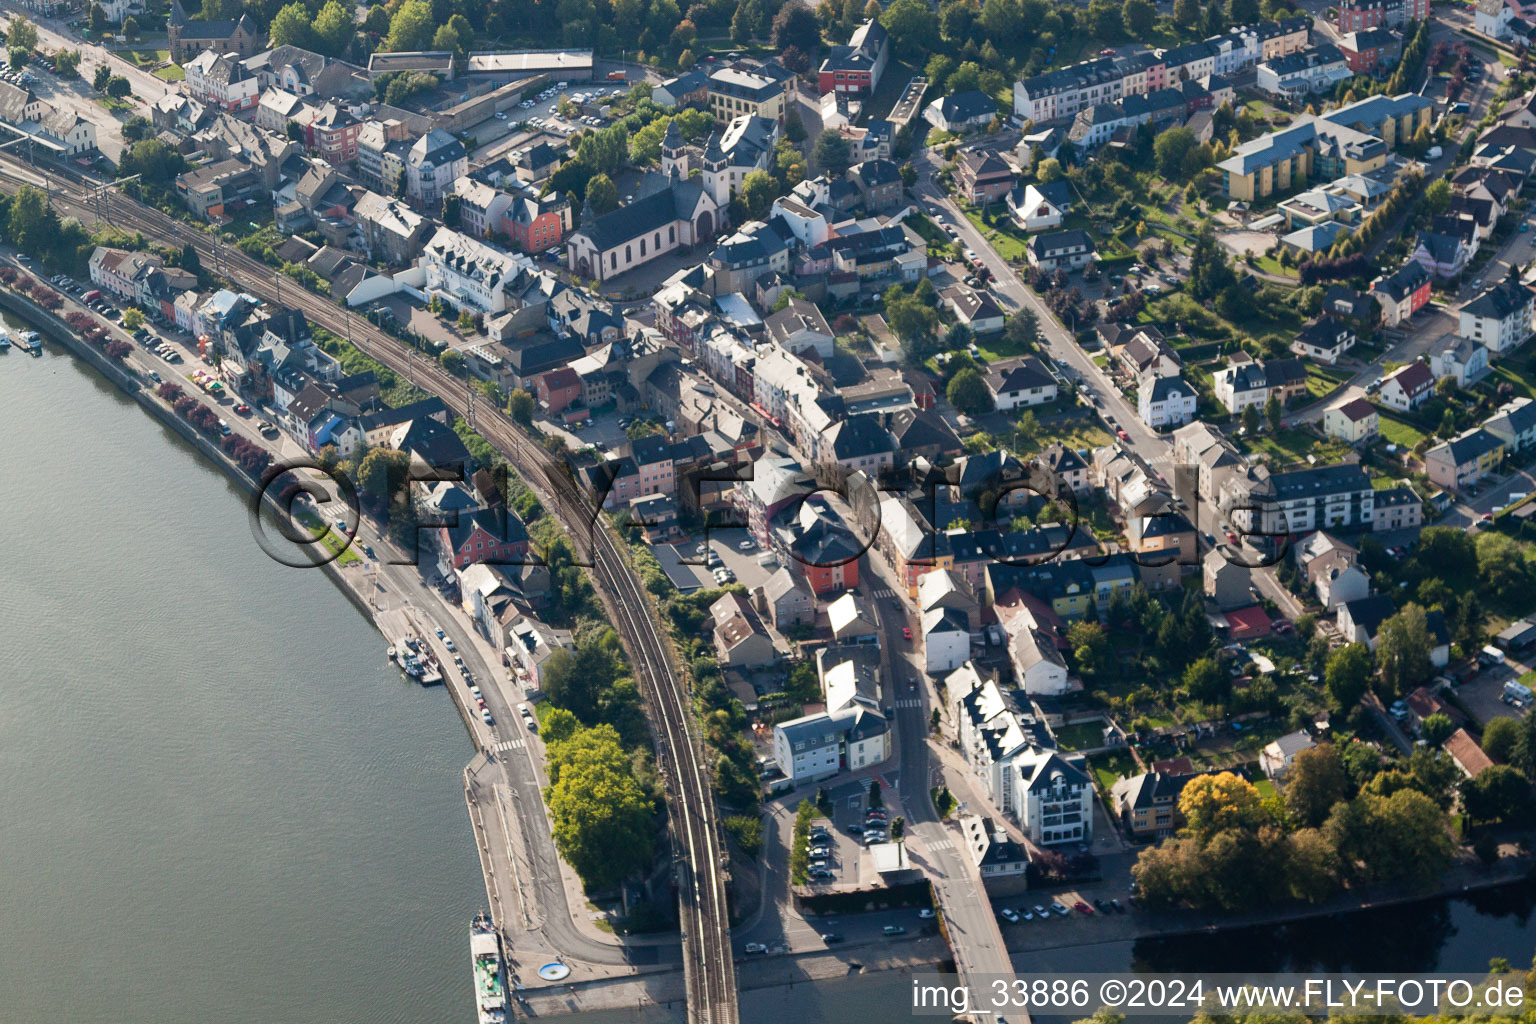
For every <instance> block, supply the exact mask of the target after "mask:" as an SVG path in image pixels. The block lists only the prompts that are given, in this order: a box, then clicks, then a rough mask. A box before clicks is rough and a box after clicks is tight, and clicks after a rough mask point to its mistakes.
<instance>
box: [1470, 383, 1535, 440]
mask: <svg viewBox="0 0 1536 1024" xmlns="http://www.w3.org/2000/svg"><path fill="white" fill-rule="evenodd" d="M1483 429H1484V430H1485V431H1487V432H1488V433H1490V434H1492V435H1493V436H1494V437H1496V438H1498V440H1499V441H1500V442H1501V443H1502V444H1503V445H1504V449H1505V450H1506V451H1509V452H1520V451H1524V450H1525V449H1526V448H1528V447H1530V445H1531V443H1532V442H1536V401H1532V400H1531V399H1529V398H1525V397H1523V396H1522V397H1520V398H1511V399H1510V400H1509V401H1507V402H1505V403H1504V404H1503V405H1501V406H1499V407H1498V409H1497V410H1495V411H1494V414H1493V415H1492V416H1490V417H1488V418H1487V419H1486V420H1484V421H1483Z"/></svg>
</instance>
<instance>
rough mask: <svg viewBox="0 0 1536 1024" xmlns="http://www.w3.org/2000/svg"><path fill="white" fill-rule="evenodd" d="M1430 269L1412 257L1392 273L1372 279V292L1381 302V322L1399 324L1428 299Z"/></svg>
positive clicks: (1389, 324) (1426, 302) (1394, 325)
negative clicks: (1426, 268)
mask: <svg viewBox="0 0 1536 1024" xmlns="http://www.w3.org/2000/svg"><path fill="white" fill-rule="evenodd" d="M1429 286H1430V277H1429V272H1428V271H1427V270H1425V269H1424V267H1423V265H1422V264H1420V263H1419V262H1418V261H1417V260H1413V259H1410V260H1409V261H1408V262H1406V263H1404V264H1403V265H1402V266H1401V267H1399V268H1397V269H1396V270H1394V271H1393V272H1392V273H1390V274H1387V275H1384V276H1382V277H1378V278H1377V279H1376V280H1375V281H1372V282H1371V294H1372V295H1373V296H1375V298H1376V301H1377V303H1378V304H1380V306H1381V316H1382V323H1384V324H1385V325H1386V326H1388V327H1396V326H1397V325H1399V324H1401V323H1403V322H1404V321H1405V320H1407V319H1409V318H1410V317H1412V316H1413V315H1414V314H1415V313H1417V312H1418V311H1419V310H1421V309H1423V308H1424V307H1425V306H1426V305H1427V304H1428V303H1429Z"/></svg>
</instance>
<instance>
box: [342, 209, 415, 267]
mask: <svg viewBox="0 0 1536 1024" xmlns="http://www.w3.org/2000/svg"><path fill="white" fill-rule="evenodd" d="M352 216H353V219H355V220H356V221H357V226H358V229H359V231H361V233H362V236H363V247H364V249H365V250H366V252H367V254H368V258H369V259H372V260H377V261H379V262H381V263H387V264H389V265H390V266H396V267H403V266H408V265H409V264H411V263H412V262H414V261H415V259H416V257H418V256H419V255H421V250H422V248H423V247H424V246H425V245H426V240H427V232H428V229H429V228H430V227H431V223H430V222H429V221H428V220H427V219H426V218H425V217H423V216H422V215H421V214H419V213H417V212H416V211H415V210H413V209H411V208H410V207H409V206H407V205H406V204H405V203H404V202H402V201H400V200H398V199H388V198H386V197H384V196H381V195H379V194H378V193H377V192H368V191H365V192H364V193H363V194H362V195H360V196H358V198H357V205H355V206H354V207H353V208H352Z"/></svg>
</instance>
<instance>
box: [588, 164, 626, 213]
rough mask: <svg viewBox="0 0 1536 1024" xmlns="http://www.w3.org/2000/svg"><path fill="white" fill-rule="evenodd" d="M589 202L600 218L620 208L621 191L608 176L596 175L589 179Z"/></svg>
mask: <svg viewBox="0 0 1536 1024" xmlns="http://www.w3.org/2000/svg"><path fill="white" fill-rule="evenodd" d="M587 202H589V203H591V204H592V210H593V212H594V213H596V214H598V215H599V216H601V215H603V214H605V213H607V212H608V211H609V210H616V209H618V208H619V190H618V187H617V186H615V185H614V183H613V179H612V178H610V177H608V175H606V174H594V175H592V177H590V178H588V179H587Z"/></svg>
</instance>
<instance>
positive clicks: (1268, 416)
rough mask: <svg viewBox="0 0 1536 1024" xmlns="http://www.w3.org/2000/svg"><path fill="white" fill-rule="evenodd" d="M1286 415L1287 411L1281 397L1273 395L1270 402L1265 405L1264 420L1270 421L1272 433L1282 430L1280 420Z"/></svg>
mask: <svg viewBox="0 0 1536 1024" xmlns="http://www.w3.org/2000/svg"><path fill="white" fill-rule="evenodd" d="M1284 413H1285V409H1284V407H1283V406H1281V404H1280V399H1279V397H1278V396H1276V395H1274V394H1273V393H1271V394H1270V396H1269V400H1268V401H1266V402H1265V403H1264V419H1265V420H1266V421H1268V423H1269V429H1270V430H1271V431H1278V430H1279V429H1280V419H1281V417H1282V416H1283V415H1284Z"/></svg>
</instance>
